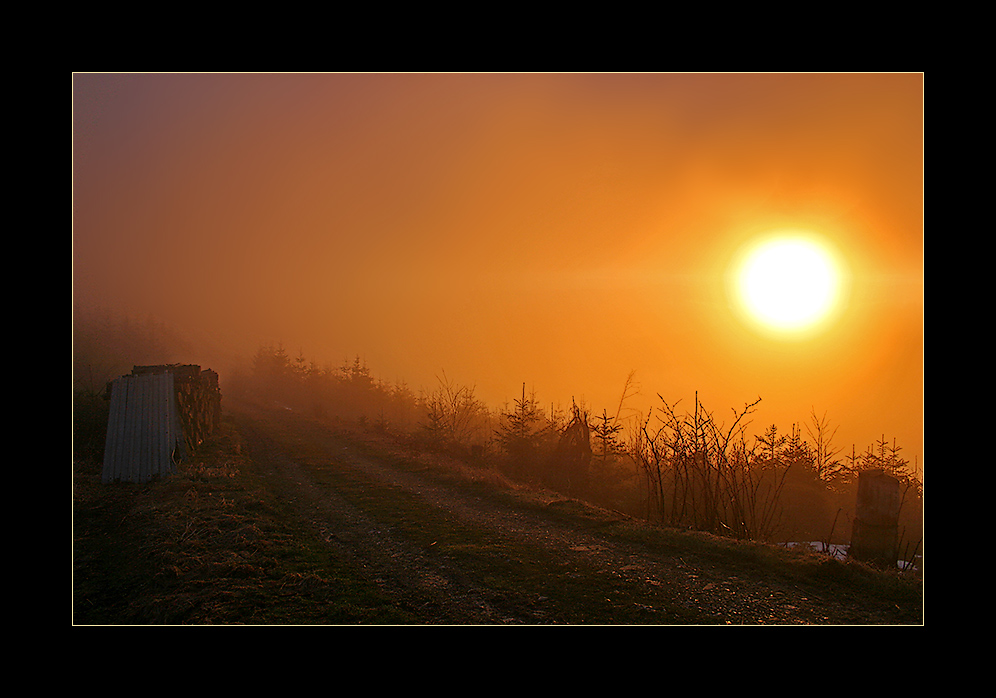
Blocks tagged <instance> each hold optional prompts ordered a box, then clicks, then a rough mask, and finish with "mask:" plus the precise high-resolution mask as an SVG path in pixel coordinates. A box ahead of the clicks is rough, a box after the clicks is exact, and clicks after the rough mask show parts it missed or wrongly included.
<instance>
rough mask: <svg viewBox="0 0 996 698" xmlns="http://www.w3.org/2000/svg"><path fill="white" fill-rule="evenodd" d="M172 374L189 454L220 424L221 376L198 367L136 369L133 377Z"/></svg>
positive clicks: (144, 367)
mask: <svg viewBox="0 0 996 698" xmlns="http://www.w3.org/2000/svg"><path fill="white" fill-rule="evenodd" d="M167 372H168V373H172V374H173V385H174V389H175V393H176V409H177V412H178V414H179V417H180V424H181V426H182V427H183V436H184V442H185V444H186V447H187V448H186V450H187V453H191V452H193V451H194V450H195V449H196V448H197V446H199V445H200V444H201V443H203V442H204V440H205V439H207V438H208V437H209V436H210V435H211V433H212V432H213V431H214V430H215V429H216V428H217V427H218V425H219V424H220V422H221V389H220V388H219V385H218V374H217V373H216V372H215V371H212V370H211V369H205V370H203V371H202V370H201V367H200V366H197V365H195V364H165V365H159V366H135V367H134V368H133V369H132V375H136V376H138V375H147V374H150V373H167Z"/></svg>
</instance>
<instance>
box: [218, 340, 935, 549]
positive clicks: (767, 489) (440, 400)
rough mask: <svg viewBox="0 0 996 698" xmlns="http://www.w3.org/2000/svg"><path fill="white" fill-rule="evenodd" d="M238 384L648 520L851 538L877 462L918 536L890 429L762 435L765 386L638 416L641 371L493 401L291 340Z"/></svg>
mask: <svg viewBox="0 0 996 698" xmlns="http://www.w3.org/2000/svg"><path fill="white" fill-rule="evenodd" d="M232 385H233V387H234V388H235V389H236V390H240V391H250V392H251V393H252V394H254V395H257V396H260V397H264V398H266V399H270V400H277V401H281V402H283V403H285V404H287V405H288V406H292V407H294V408H295V409H301V410H305V411H307V412H309V413H310V414H312V415H313V416H316V417H321V418H328V419H332V420H348V421H350V422H352V423H354V424H356V425H359V426H361V427H363V428H369V429H373V430H379V431H382V432H391V433H394V434H395V435H397V436H399V437H403V438H406V439H410V440H412V441H415V442H417V443H418V445H419V446H421V447H424V448H432V449H436V450H439V451H444V452H447V453H449V454H450V455H453V456H455V457H458V458H461V459H464V460H465V461H467V462H469V463H472V464H474V465H477V466H479V467H491V468H495V469H497V470H499V471H501V472H502V473H504V474H506V475H507V476H508V477H510V478H513V479H517V480H520V481H523V482H528V483H534V484H537V485H542V486H544V487H549V488H552V489H556V490H559V491H561V492H563V493H565V494H567V495H569V496H575V497H579V498H584V499H587V500H589V501H592V502H594V503H596V504H599V505H602V506H607V507H610V508H614V509H617V510H620V511H623V512H625V513H628V514H631V515H638V516H641V517H643V518H646V519H648V520H650V521H654V522H657V523H663V524H665V525H669V526H674V527H680V528H690V529H695V530H701V531H708V532H713V533H716V534H719V535H724V536H730V537H733V538H738V539H752V540H778V539H789V538H795V539H799V538H804V539H810V540H824V541H826V542H828V543H829V542H831V539H835V540H838V541H845V540H846V538H847V536H849V534H850V526H849V518H850V517H852V516H853V507H854V496H855V492H856V486H857V476H858V473H860V472H861V471H862V470H866V469H871V468H879V469H883V470H885V471H887V472H888V473H890V474H892V475H894V476H895V477H897V478H899V479H900V482H901V486H902V491H903V493H904V503H903V510H902V513H903V514H904V519H903V521H901V526H902V527H903V528H904V530H906V529H908V530H906V533H905V535H906V537H907V539H910V540H917V541H918V540H919V539H920V533H919V531H920V530H921V529H922V519H921V515H922V496H923V492H922V483H921V482H920V480H919V479H918V478H917V477H916V473H915V472H913V470H914V469H913V467H912V466H911V464H910V463H909V461H907V460H906V459H905V458H904V457H903V456H902V453H901V452H902V448H901V447H900V446H899V445H898V444H896V442H895V440H892V441H889V440H887V439H886V438H885V436H884V435H883V437H882V438H881V439H880V440H878V441H876V443H874V444H872V445H869V446H868V447H867V448H866V449H865V450H864V451H861V452H858V451H857V449H856V448H855V447H853V446H852V449H851V452H850V453H848V454H843V453H842V450H841V449H840V448H839V447H838V446H837V445H836V444H835V443H834V440H833V439H834V435H835V433H836V428H835V427H833V425H832V424H831V423H830V421H829V419H828V418H827V416H826V415H825V414H823V415H818V414H817V413H816V411H815V410H813V411H812V413H811V414H810V415H809V421H808V422H807V423H806V424H805V425H800V424H793V425H791V427H790V429H789V430H788V431H787V432H785V431H782V430H780V429H779V428H778V427H777V426H776V425H770V426H768V427H767V428H766V429H765V430H764V431H763V432H762V433H761V434H756V435H752V434H751V433H750V432H749V430H748V425H749V424H750V423H751V416H752V415H753V414H754V413H755V411H756V409H757V406H758V404H759V403H760V399H759V400H757V401H756V402H754V403H751V404H747V405H745V406H744V407H743V408H742V409H739V410H732V413H731V414H730V416H729V418H728V419H727V420H720V419H719V418H717V417H716V416H715V415H714V414H713V413H712V412H711V411H709V410H708V409H707V408H706V406H705V405H704V404H703V403H702V402H701V401H700V399H699V396H698V395H697V394H696V395H695V396H694V401H693V403H692V404H691V405H689V407H688V409H685V410H681V409H679V406H680V403H679V402H669V401H667V400H665V399H664V398H663V397H661V396H658V397H659V398H660V399H659V403H658V404H657V405H655V406H653V407H652V408H651V409H650V410H649V412H648V413H647V414H646V415H642V416H640V415H634V414H632V413H627V412H626V411H625V410H624V409H623V407H624V403H625V402H626V400H627V399H628V398H629V397H630V396H631V395H632V390H633V385H634V382H633V374H630V376H629V378H628V379H627V381H626V383H625V385H624V388H623V391H622V395H621V398H620V401H619V404H618V406H617V407H616V410H615V411H614V412H612V413H610V412H609V411H608V410H607V409H603V410H602V411H601V413H600V414H596V413H594V412H593V411H592V410H591V408H590V407H588V406H586V405H583V404H577V403H575V402H572V404H571V405H570V407H569V408H567V409H557V408H555V407H554V406H553V405H550V406H549V407H544V406H543V405H541V403H540V401H539V399H538V398H537V396H536V394H535V393H534V392H530V391H527V389H526V385H525V384H523V385H522V387H521V391H520V393H519V396H518V397H517V398H516V399H514V400H513V401H512V403H511V404H507V405H504V406H502V407H500V408H496V409H493V408H491V407H489V406H488V405H486V404H485V403H484V402H483V401H481V400H480V399H478V398H477V397H476V396H475V394H474V388H473V387H472V386H466V385H459V384H457V383H455V382H454V381H452V380H450V379H449V378H448V377H447V376H446V375H445V373H443V374H442V375H440V376H439V377H438V378H437V385H436V386H435V387H433V388H431V389H420V390H417V391H416V390H412V389H411V388H410V387H409V386H407V385H406V384H405V383H404V382H394V383H389V382H384V381H381V380H378V379H377V378H376V377H375V376H374V375H373V374H372V372H371V371H370V369H369V368H368V367H367V366H366V365H365V363H364V362H363V361H361V360H360V359H359V357H357V358H355V359H353V360H351V361H344V362H343V363H342V364H340V365H338V366H333V365H328V364H326V365H324V366H319V365H317V364H315V363H314V362H311V361H308V360H307V359H305V358H304V357H303V356H302V355H299V356H297V357H291V356H290V355H289V354H288V353H287V352H286V351H285V350H284V349H283V348H282V347H280V346H277V347H272V346H270V347H262V348H260V349H259V350H258V351H257V353H256V354H255V355H254V356H253V358H252V360H251V362H250V367H249V371H248V373H247V374H245V375H241V376H238V378H237V379H236V380H234V381H232ZM807 537H808V538H807Z"/></svg>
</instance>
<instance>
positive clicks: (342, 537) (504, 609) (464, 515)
mask: <svg viewBox="0 0 996 698" xmlns="http://www.w3.org/2000/svg"><path fill="white" fill-rule="evenodd" d="M243 417H244V418H245V419H244V420H243V422H244V423H243V431H244V433H245V434H246V435H247V436H248V437H249V440H250V442H251V444H250V445H251V448H252V449H253V451H254V453H253V456H254V458H258V459H259V461H258V463H259V464H260V465H261V467H265V468H269V469H271V470H272V472H273V473H274V474H276V475H277V476H278V477H276V478H274V481H275V482H280V483H283V484H282V485H281V492H282V495H283V496H284V497H286V498H288V500H290V501H293V502H294V504H295V508H296V509H297V510H298V511H299V512H300V513H301V515H302V516H305V517H307V518H308V519H309V520H310V523H311V525H312V526H313V528H314V529H315V530H316V532H317V534H318V535H319V536H321V538H322V539H323V540H325V541H326V543H328V544H329V545H330V546H332V547H334V548H335V549H336V551H337V552H338V553H339V554H340V555H343V556H346V557H348V558H349V559H351V560H353V561H354V562H355V564H356V565H357V566H358V567H360V568H362V569H363V570H364V571H365V573H367V574H368V575H369V577H370V579H372V580H374V581H376V583H377V584H378V585H380V586H381V588H382V589H384V590H385V591H387V592H388V593H390V594H391V595H392V596H394V597H395V598H397V599H398V600H399V601H400V602H401V603H403V604H404V605H405V606H407V607H409V608H410V609H411V610H412V612H413V613H414V614H415V615H417V616H418V617H419V618H430V619H432V620H431V621H426V622H437V623H454V624H456V623H462V624H466V623H482V624H494V623H547V622H554V621H552V620H551V619H556V618H557V617H558V609H557V608H551V607H550V603H551V601H550V599H548V598H545V597H543V596H542V595H541V594H540V593H538V592H536V591H535V590H528V589H523V590H519V591H510V590H508V589H504V590H502V591H496V590H494V589H492V588H490V587H489V585H488V583H487V582H486V580H482V579H478V578H477V576H479V575H477V573H475V572H472V571H468V570H464V569H461V568H460V567H459V566H457V564H456V563H455V562H454V561H453V560H452V559H449V558H447V556H445V555H443V554H440V553H439V552H437V551H433V550H430V549H426V548H424V547H422V546H420V545H416V544H414V543H413V542H412V541H411V540H410V539H409V538H408V537H406V535H405V531H403V530H395V529H393V528H392V527H391V526H390V525H386V524H385V523H383V522H380V521H377V520H374V519H371V518H370V517H368V516H367V514H365V513H364V512H363V511H361V510H360V509H358V508H357V507H355V506H353V505H352V504H350V503H349V502H347V501H346V500H345V499H343V498H342V497H341V496H339V495H338V494H337V493H336V492H335V491H332V490H331V489H330V488H329V487H328V486H327V485H325V484H323V483H320V482H317V481H316V480H315V479H314V477H312V475H311V474H310V473H309V471H308V467H307V466H304V465H301V464H300V463H297V462H295V460H294V459H293V458H291V457H289V456H287V455H286V454H285V453H283V452H282V451H281V450H280V449H279V447H278V445H277V442H276V441H275V440H274V439H272V438H270V437H269V436H268V435H267V431H268V430H269V429H270V428H271V427H270V426H269V425H270V423H271V421H270V420H272V419H274V416H273V415H269V416H268V415H265V414H260V413H248V412H245V413H243ZM246 420H248V421H246ZM279 421H280V423H281V425H282V428H288V429H291V430H293V431H294V433H295V434H296V435H297V436H298V438H305V439H308V440H309V442H310V444H311V445H312V446H316V445H319V446H320V448H321V449H322V452H323V453H324V454H325V456H327V457H328V458H329V460H330V462H334V463H335V464H336V465H337V466H348V467H349V468H351V469H353V470H354V471H355V472H356V473H358V474H359V475H360V476H361V477H363V478H367V479H369V480H370V481H371V482H373V483H377V486H380V487H394V488H401V489H403V490H404V491H405V492H406V493H408V494H410V495H412V496H415V497H417V498H419V499H420V500H421V501H422V502H424V503H425V505H426V507H427V508H428V509H431V510H433V511H435V512H442V513H443V514H444V515H446V516H449V517H452V518H453V519H454V520H455V521H457V522H459V524H460V525H464V526H469V527H482V528H484V529H486V530H487V531H488V535H490V536H492V537H493V538H495V539H500V540H505V541H508V542H509V543H511V544H512V545H514V546H517V547H518V549H520V550H521V549H525V548H527V547H529V546H535V547H539V548H542V549H543V550H545V551H547V553H548V554H550V555H552V556H553V557H555V558H556V560H557V561H558V568H559V569H560V570H561V571H563V570H578V571H577V572H576V573H572V572H568V574H577V575H579V576H581V575H585V574H588V575H590V574H596V575H601V576H602V578H603V580H608V581H609V582H611V583H613V584H616V585H620V586H624V587H625V588H626V589H627V594H626V597H627V598H629V599H632V598H634V597H637V598H640V599H642V600H645V603H643V601H637V602H635V603H636V604H637V605H643V606H644V610H645V611H646V622H648V623H683V622H684V623H715V624H724V623H733V624H743V623H745V624H760V623H781V624H793V623H815V624H835V623H837V624H839V623H869V622H874V621H873V620H872V617H873V615H874V613H876V612H880V611H881V609H875V608H874V607H873V606H871V605H869V604H867V603H862V602H861V600H860V599H850V600H848V601H847V603H841V602H840V600H837V599H829V598H822V597H821V596H820V595H819V593H818V592H816V591H815V590H814V589H803V588H801V587H800V586H799V585H798V584H795V583H792V582H791V581H785V580H777V579H767V578H764V577H763V576H758V575H757V574H754V573H752V572H751V570H749V569H744V568H740V567H738V568H737V569H732V568H729V567H727V566H725V565H723V564H719V563H717V562H716V561H714V560H708V559H695V558H694V556H692V555H690V554H688V553H687V552H682V553H681V556H678V555H667V554H663V555H662V554H659V553H653V554H651V553H649V552H648V551H647V550H645V549H643V548H641V547H640V546H639V545H637V544H623V543H620V542H618V541H616V540H612V539H609V538H605V537H601V536H598V535H593V534H590V533H587V532H584V531H580V530H577V529H574V528H571V527H569V526H565V525H563V524H561V523H559V522H555V521H553V520H552V519H549V518H546V517H543V516H542V515H541V512H538V511H534V510H530V511H525V510H516V509H514V508H510V507H509V506H508V505H506V504H504V503H497V502H493V501H490V500H488V499H486V498H484V497H479V496H473V495H468V494H466V493H464V492H459V491H457V490H454V489H451V488H449V487H446V486H445V485H444V484H440V483H439V482H435V481H431V480H430V479H428V478H426V477H423V476H421V475H419V474H417V473H413V472H409V471H402V470H399V469H398V468H396V467H393V466H392V465H390V464H388V463H385V462H383V461H382V460H381V459H379V458H376V457H373V456H370V455H368V454H366V453H361V452H359V450H358V449H356V448H352V447H351V446H350V444H349V443H348V442H347V441H345V440H342V439H340V438H339V437H337V436H336V435H335V434H333V433H332V432H331V431H329V430H317V429H315V428H313V427H308V428H305V427H304V421H302V422H301V423H300V425H298V426H295V425H294V424H293V417H292V416H291V415H279ZM606 601H607V602H608V601H609V600H606ZM880 622H890V621H888V620H883V621H880Z"/></svg>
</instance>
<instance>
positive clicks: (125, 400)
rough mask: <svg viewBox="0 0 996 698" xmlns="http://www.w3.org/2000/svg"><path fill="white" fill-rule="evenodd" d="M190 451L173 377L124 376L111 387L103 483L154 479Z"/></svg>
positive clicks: (174, 470) (172, 470) (173, 471)
mask: <svg viewBox="0 0 996 698" xmlns="http://www.w3.org/2000/svg"><path fill="white" fill-rule="evenodd" d="M183 455H184V439H183V430H182V428H181V427H180V418H179V415H178V413H177V408H176V394H175V392H174V385H173V375H172V374H171V373H159V374H151V375H140V376H122V377H121V378H118V379H117V380H115V381H114V382H113V384H112V385H111V404H110V414H109V415H108V422H107V443H106V446H105V448H104V468H103V474H102V477H101V479H102V481H103V482H118V481H120V482H138V483H142V482H148V481H149V480H151V479H152V478H154V477H157V476H158V477H162V476H165V475H171V474H173V473H175V472H176V460H179V459H180V458H182V457H183Z"/></svg>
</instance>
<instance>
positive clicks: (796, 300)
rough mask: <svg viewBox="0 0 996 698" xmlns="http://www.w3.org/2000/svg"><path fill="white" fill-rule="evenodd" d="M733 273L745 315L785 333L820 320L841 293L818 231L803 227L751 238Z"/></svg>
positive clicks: (832, 257)
mask: <svg viewBox="0 0 996 698" xmlns="http://www.w3.org/2000/svg"><path fill="white" fill-rule="evenodd" d="M733 277H734V286H735V287H734V297H735V298H736V300H737V302H738V304H739V305H740V307H741V309H742V311H743V312H744V313H745V314H746V315H747V317H749V318H750V319H751V320H752V321H753V322H754V323H756V324H759V325H760V326H762V327H764V328H766V329H768V330H771V331H774V332H777V333H780V334H785V335H791V334H801V333H805V332H807V331H811V330H813V329H815V328H816V327H818V326H820V325H821V324H823V323H824V322H825V321H826V320H827V319H828V318H829V317H830V316H831V315H832V314H833V312H834V311H835V309H836V307H837V305H838V302H839V299H840V294H841V284H842V273H841V269H840V264H839V262H838V260H837V258H836V255H835V254H834V253H833V252H832V251H831V249H830V247H829V246H828V245H827V244H826V243H824V242H823V241H821V240H820V239H819V238H817V237H816V236H814V235H811V234H806V233H801V232H794V231H793V232H783V233H777V234H773V235H771V236H767V237H765V238H763V239H761V240H760V241H758V242H755V243H754V244H753V245H751V246H750V247H749V248H748V249H747V250H746V251H745V252H744V254H743V255H742V256H741V259H740V260H739V261H738V263H737V265H736V269H735V272H734V275H733Z"/></svg>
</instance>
